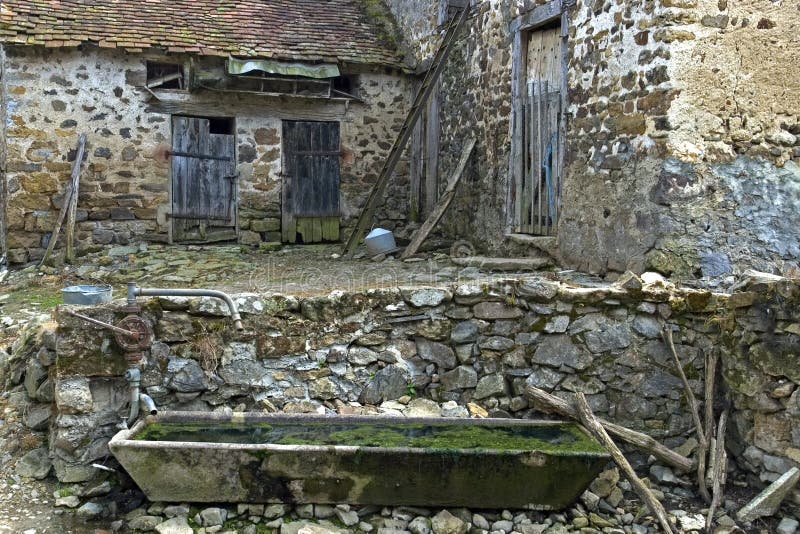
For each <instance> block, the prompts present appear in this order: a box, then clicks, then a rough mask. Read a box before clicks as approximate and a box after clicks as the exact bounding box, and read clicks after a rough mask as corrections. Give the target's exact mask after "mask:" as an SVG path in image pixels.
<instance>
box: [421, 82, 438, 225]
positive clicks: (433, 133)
mask: <svg viewBox="0 0 800 534" xmlns="http://www.w3.org/2000/svg"><path fill="white" fill-rule="evenodd" d="M426 117H427V120H426V121H425V151H424V152H425V210H424V211H425V215H426V216H427V215H430V214H431V213H432V212H433V209H434V207H435V206H436V201H437V200H439V134H440V131H441V125H440V122H439V91H437V90H435V89H434V91H433V94H432V95H431V99H430V102H428V111H427V114H426Z"/></svg>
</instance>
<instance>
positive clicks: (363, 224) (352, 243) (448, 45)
mask: <svg viewBox="0 0 800 534" xmlns="http://www.w3.org/2000/svg"><path fill="white" fill-rule="evenodd" d="M465 4H466V5H465V7H463V8H462V9H461V10H460V11H459V12H458V13H457V14H456V15H455V16H454V17H453V19H452V20H451V21H450V24H449V25H448V26H447V31H446V32H445V34H444V38H443V39H442V44H441V45H440V46H439V49H438V50H437V51H436V55H435V56H434V58H433V62H432V63H431V66H430V68H429V69H428V71H427V72H426V73H425V77H424V78H423V79H422V84H421V85H420V87H419V91H417V96H416V98H414V103H413V104H412V105H411V109H410V110H409V112H408V115H407V116H406V120H405V122H404V123H403V127H402V128H401V129H400V133H399V134H398V135H397V138H396V139H395V141H394V144H393V145H392V149H391V150H390V151H389V156H388V157H387V158H386V161H385V162H384V164H383V169H381V173H380V175H379V176H378V180H377V181H376V182H375V185H373V186H372V190H371V191H370V193H369V197H367V202H366V204H364V209H363V210H361V215H359V217H358V222H357V223H356V227H355V228H354V229H353V232H352V233H351V234H350V237H349V238H348V239H347V243H345V246H344V249H343V254H345V255H352V253H353V251H354V250H355V248H356V246H357V245H358V243H359V241H360V240H361V238H362V236H363V233H364V231H365V230H366V229H367V228H369V227H370V224H371V222H372V215H373V214H374V213H375V209H376V208H377V207H378V203H377V201H378V198H379V197H380V196H381V195H382V194H383V191H384V189H386V184H387V183H388V182H389V178H391V176H392V173H393V172H394V169H395V167H396V166H397V163H398V162H399V161H400V156H401V155H402V153H403V149H405V146H406V143H407V142H408V139H409V138H410V137H411V133H412V132H413V130H414V127H415V126H416V124H417V121H418V120H419V118H420V116H422V111H423V110H424V109H425V106H426V105H427V103H428V100H429V99H430V96H431V93H433V89H434V88H435V87H436V83H437V82H438V80H439V76H440V75H441V73H442V71H443V70H444V65H445V63H446V62H447V58H448V56H449V55H450V52H451V51H452V50H453V46H454V45H455V42H456V37H457V36H458V34H459V32H460V31H461V28H463V27H464V24H465V23H466V21H467V18H468V16H469V11H470V5H469V4H470V2H465Z"/></svg>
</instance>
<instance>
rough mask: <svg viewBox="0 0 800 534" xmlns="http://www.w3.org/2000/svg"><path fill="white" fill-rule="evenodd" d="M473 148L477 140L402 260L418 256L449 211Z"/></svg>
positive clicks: (464, 154) (468, 147) (470, 141)
mask: <svg viewBox="0 0 800 534" xmlns="http://www.w3.org/2000/svg"><path fill="white" fill-rule="evenodd" d="M473 148H475V138H470V139H468V140H467V143H466V144H465V145H464V150H463V151H462V152H461V159H460V160H459V161H458V165H456V168H455V170H454V171H453V174H452V175H451V176H450V180H449V181H448V182H447V189H445V191H444V193H443V194H442V196H441V198H440V199H439V202H438V203H437V204H436V207H435V208H434V209H433V211H432V212H431V214H430V215H429V216H428V218H427V219H426V220H425V222H424V223H423V225H422V226H420V227H419V228H418V229H417V231H416V232H414V235H412V236H411V242H410V243H409V244H408V246H407V247H406V249H405V250H404V251H403V253H402V254H401V255H400V258H401V259H405V258H408V257H410V256H413V255H414V254H416V252H417V250H418V249H419V246H420V245H421V244H422V242H423V241H425V238H426V237H428V234H430V233H431V230H433V229H434V228H435V227H436V225H437V224H438V223H439V221H440V220H441V218H442V215H444V213H445V211H447V208H448V207H450V203H451V202H452V201H453V198H454V197H455V193H456V187H457V186H458V183H459V181H460V180H461V176H462V175H463V174H464V169H465V168H466V166H467V161H469V156H470V154H472V149H473Z"/></svg>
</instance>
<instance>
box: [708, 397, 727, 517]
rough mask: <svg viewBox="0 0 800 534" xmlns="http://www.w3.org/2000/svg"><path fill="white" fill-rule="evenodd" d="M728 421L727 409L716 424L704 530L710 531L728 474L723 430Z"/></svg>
mask: <svg viewBox="0 0 800 534" xmlns="http://www.w3.org/2000/svg"><path fill="white" fill-rule="evenodd" d="M727 422H728V410H727V409H726V410H725V411H723V412H722V415H720V416H719V424H718V425H717V445H716V447H715V448H714V474H713V478H714V483H713V486H712V491H711V495H712V497H711V504H710V505H709V507H708V515H707V516H706V531H707V532H711V526H712V525H713V524H714V512H715V511H716V510H717V507H718V506H719V503H720V502H722V495H723V491H724V489H725V482H727V480H726V479H727V476H728V453H727V452H725V430H726V425H727Z"/></svg>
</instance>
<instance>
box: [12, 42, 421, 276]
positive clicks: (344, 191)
mask: <svg viewBox="0 0 800 534" xmlns="http://www.w3.org/2000/svg"><path fill="white" fill-rule="evenodd" d="M6 55H7V59H6V61H5V63H4V64H5V69H6V73H5V76H4V81H5V83H6V84H7V90H6V91H5V92H4V96H5V105H4V110H5V112H6V113H7V119H8V121H7V126H6V128H5V134H6V137H7V141H8V155H7V158H6V166H7V173H6V183H7V186H8V191H9V199H8V210H7V219H8V228H9V235H8V240H7V250H8V252H9V257H10V259H11V261H12V262H15V263H21V262H25V261H30V260H37V259H39V258H41V255H42V253H43V250H44V248H45V247H46V245H47V242H48V239H49V236H50V233H51V231H52V229H53V227H54V224H55V220H56V217H57V215H58V211H59V209H60V207H61V203H62V199H63V195H64V187H65V183H66V181H67V178H68V176H69V173H70V170H71V164H72V163H71V160H72V159H74V157H75V144H76V141H77V137H78V135H79V134H80V133H82V132H85V133H86V134H87V137H88V147H89V148H88V156H87V158H86V160H85V163H84V166H83V173H82V175H81V185H80V197H79V203H78V211H77V221H78V224H77V230H76V239H77V242H78V244H77V249H78V252H79V253H80V252H81V251H83V250H90V249H93V248H97V247H99V246H103V245H107V244H112V243H113V244H121V245H126V244H128V243H136V242H138V241H142V240H159V241H165V240H166V239H167V237H168V226H169V224H170V220H169V219H168V218H167V216H166V214H167V213H168V212H169V208H170V207H169V191H170V182H169V180H170V178H169V174H170V169H169V165H168V164H164V163H160V162H158V161H156V160H154V158H153V151H154V149H155V148H156V146H158V145H159V144H160V143H167V144H169V143H170V142H171V120H170V116H171V115H172V114H184V115H193V116H211V117H231V118H233V119H234V121H235V126H236V143H237V146H236V153H237V159H238V171H239V180H238V198H239V230H240V232H239V239H240V241H241V242H242V243H245V244H258V243H260V242H262V241H276V240H280V210H281V205H280V202H281V183H282V179H281V174H280V173H281V135H282V133H281V121H282V120H329V121H339V122H340V123H341V142H342V145H343V146H344V147H346V148H349V149H351V150H352V151H353V153H354V156H355V157H354V159H353V161H352V162H349V161H346V160H342V165H341V201H340V204H341V211H342V225H343V226H344V227H348V226H352V225H353V224H354V217H355V216H356V215H357V214H358V210H359V209H360V207H361V205H362V204H363V202H364V201H365V199H366V196H367V193H368V191H369V186H370V185H371V184H372V183H373V182H374V180H375V179H376V178H377V175H378V173H379V172H380V168H381V166H382V165H383V161H384V159H385V157H386V155H387V154H388V150H389V148H390V147H391V144H392V142H393V140H394V138H395V137H396V134H397V132H398V131H399V128H400V127H401V125H402V123H403V119H404V118H405V114H406V109H407V106H408V105H409V104H408V100H409V98H410V97H411V81H410V79H409V78H408V77H407V76H405V75H402V74H398V73H384V72H372V71H370V70H368V69H361V71H354V75H355V79H356V84H357V87H355V88H354V90H355V91H356V92H358V94H359V95H360V97H361V98H362V99H363V102H358V101H351V102H347V103H345V102H343V101H342V100H339V101H333V100H330V101H328V100H308V99H301V98H289V97H287V98H276V97H268V96H260V95H252V94H247V95H242V94H232V93H218V92H212V91H197V92H192V93H187V92H183V91H177V90H158V89H156V90H155V91H154V92H155V94H156V95H157V97H156V96H154V95H153V94H151V93H150V92H148V91H147V90H145V89H143V88H142V86H143V85H144V83H145V79H146V69H145V61H146V60H148V59H149V60H155V61H165V58H163V57H151V56H146V57H145V56H139V55H130V54H128V55H122V54H119V53H116V52H112V51H107V50H102V49H92V48H87V49H84V50H51V49H46V50H45V49H41V48H35V47H8V48H7V49H6ZM168 60H170V61H176V60H177V61H184V62H186V63H187V64H188V63H189V62H193V63H192V64H193V66H194V68H196V69H198V70H199V69H202V70H203V71H204V72H206V73H208V72H212V73H213V72H216V73H218V74H219V75H220V76H222V74H221V73H222V64H221V62H220V60H212V59H207V58H206V59H203V58H199V59H198V58H195V59H191V58H189V57H182V56H181V57H177V56H176V57H170V58H168ZM407 191H408V179H407V166H406V164H405V162H402V164H401V165H400V166H399V167H398V169H397V172H396V179H395V182H394V184H393V187H392V188H391V189H390V190H389V194H390V196H391V198H392V202H391V203H388V204H387V205H386V206H385V207H384V208H383V210H382V211H379V213H378V218H379V221H380V222H381V224H382V225H384V226H388V227H390V228H398V229H402V227H403V225H404V221H405V217H406V211H407V207H406V206H407V196H408V195H407Z"/></svg>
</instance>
